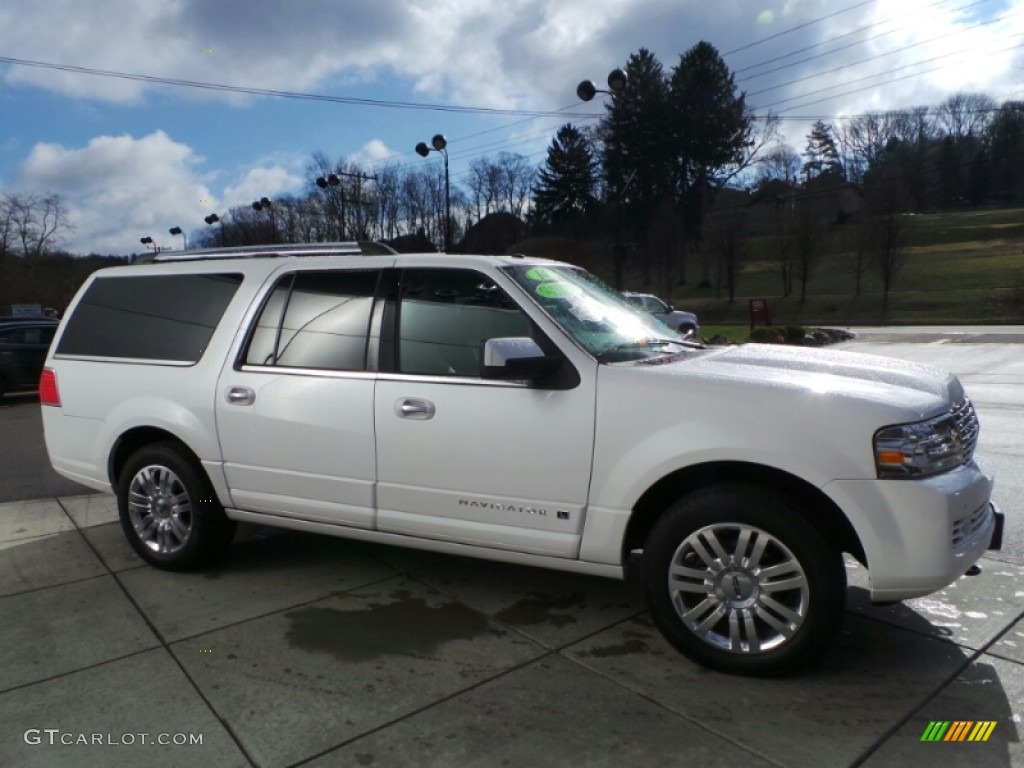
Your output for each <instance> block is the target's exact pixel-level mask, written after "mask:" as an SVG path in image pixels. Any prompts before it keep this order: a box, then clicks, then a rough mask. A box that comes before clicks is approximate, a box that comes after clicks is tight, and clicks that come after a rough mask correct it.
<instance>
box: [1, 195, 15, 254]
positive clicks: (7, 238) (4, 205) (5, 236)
mask: <svg viewBox="0 0 1024 768" xmlns="http://www.w3.org/2000/svg"><path fill="white" fill-rule="evenodd" d="M13 211H14V208H13V206H12V205H11V198H10V197H9V196H7V195H0V261H4V260H5V259H6V258H7V253H8V252H9V251H10V250H11V248H12V246H13V245H14V220H13V218H12V217H13Z"/></svg>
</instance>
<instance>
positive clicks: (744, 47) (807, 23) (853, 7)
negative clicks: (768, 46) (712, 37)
mask: <svg viewBox="0 0 1024 768" xmlns="http://www.w3.org/2000/svg"><path fill="white" fill-rule="evenodd" d="M873 2H874V0H865V2H862V3H855V4H853V5H850V6H847V7H846V8H843V9H842V10H839V11H835V12H834V13H830V14H828V15H827V16H819V17H818V18H816V19H811V20H810V21H805V22H804V23H803V24H797V25H796V26H795V27H790V28H789V29H784V30H782V31H781V32H776V33H775V34H774V35H769V36H768V37H762V38H761V39H760V40H755V41H754V42H752V43H747V44H746V45H741V46H740V47H739V48H733V49H732V50H731V51H726V52H725V53H723V54H722V56H732V55H733V54H734V53H739V52H740V51H746V50H748V49H750V48H753V47H755V46H757V45H761V44H762V43H767V42H768V41H769V40H775V39H776V38H779V37H782V36H783V35H788V34H790V33H791V32H796V31H797V30H799V29H804V28H805V27H810V26H813V25H814V24H818V23H820V22H822V21H826V20H828V19H831V18H833V17H835V16H839V15H841V14H844V13H848V12H850V11H854V10H856V9H857V8H862V7H863V6H865V5H871V4H872V3H873Z"/></svg>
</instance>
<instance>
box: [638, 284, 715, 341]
mask: <svg viewBox="0 0 1024 768" xmlns="http://www.w3.org/2000/svg"><path fill="white" fill-rule="evenodd" d="M622 295H623V296H625V297H626V301H628V302H629V303H630V304H632V305H633V306H634V307H639V308H640V309H642V310H643V311H644V312H647V313H648V314H650V315H653V316H654V317H656V318H658V319H659V320H661V322H663V323H664V324H665V325H667V326H668V327H669V328H671V329H672V330H673V331H679V332H680V333H683V334H689V335H690V336H693V337H697V336H700V323H699V322H697V315H695V314H694V313H693V312H684V311H683V310H681V309H676V308H675V307H673V306H670V305H669V304H666V303H665V302H664V301H662V300H661V299H659V298H658V297H657V296H655V295H654V294H651V293H634V292H633V291H624V292H623V294H622Z"/></svg>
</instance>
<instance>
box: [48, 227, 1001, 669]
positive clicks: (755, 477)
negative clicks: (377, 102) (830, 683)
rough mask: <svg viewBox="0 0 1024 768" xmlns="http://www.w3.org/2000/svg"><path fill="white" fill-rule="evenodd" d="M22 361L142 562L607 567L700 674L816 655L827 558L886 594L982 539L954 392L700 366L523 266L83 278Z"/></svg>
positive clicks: (945, 566) (566, 274) (332, 256)
mask: <svg viewBox="0 0 1024 768" xmlns="http://www.w3.org/2000/svg"><path fill="white" fill-rule="evenodd" d="M366 251H375V252H370V253H368V252H366ZM382 251H384V252H382ZM46 366H47V367H46V370H45V371H44V373H43V376H42V379H41V387H40V392H41V400H42V402H43V403H44V405H45V406H46V407H44V408H43V409H42V410H43V423H44V426H45V431H46V444H47V449H48V451H49V455H50V460H51V462H52V463H53V466H54V467H55V468H56V469H57V471H58V472H60V473H61V474H62V475H64V476H66V477H69V478H71V479H73V480H77V481H78V482H81V483H85V484H86V485H89V486H92V487H94V488H98V489H104V490H109V489H111V488H113V489H114V490H115V491H116V493H117V497H118V503H119V507H120V515H121V524H122V527H123V528H124V532H125V534H126V535H127V537H128V539H129V541H130V542H131V544H132V546H133V547H134V548H135V549H136V550H137V551H138V552H139V553H140V555H141V556H142V557H143V558H145V559H146V560H147V561H148V562H150V563H152V564H153V565H155V566H157V567H160V568H167V569H172V570H176V569H185V568H193V567H197V566H201V565H202V564H204V563H207V562H209V561H210V560H211V558H213V557H215V556H217V555H218V554H219V553H221V552H222V551H223V550H224V549H225V547H227V546H228V544H229V542H230V540H231V537H232V534H233V530H234V521H237V520H244V521H251V522H255V523H260V524H269V525H276V526H281V527H285V528H296V529H301V530H305V531H318V532H322V533H327V534H332V535H337V536H346V537H350V538H355V539H362V540H366V541H376V542H383V543H387V544H401V545H407V546H411V547H419V548H422V549H429V550H434V551H438V552H447V553H453V554H462V555H471V556H475V557H482V558H488V559H493V560H503V561H507V562H513V563H524V564H530V565H538V566H544V567H548V568H555V569H561V570H565V571H575V572H577V573H586V574H594V575H600V576H608V577H612V578H620V579H621V578H625V577H626V576H627V575H628V574H632V575H635V576H636V577H637V578H638V579H642V581H643V584H644V585H645V589H646V593H647V595H648V598H649V603H650V609H651V613H652V615H653V617H654V620H655V621H656V622H657V624H658V626H659V627H660V628H661V630H662V631H663V633H664V634H665V636H666V637H667V638H668V640H670V641H671V642H672V643H673V644H674V645H675V646H676V647H677V648H678V649H679V650H680V651H682V652H683V653H684V654H686V655H687V656H690V657H691V658H693V659H695V660H696V661H698V662H700V663H702V664H704V665H707V666H709V667H712V668H716V669H720V670H725V671H729V672H739V673H746V674H762V675H768V674H779V673H782V672H785V671H788V670H791V669H794V668H795V667H797V666H799V665H801V664H803V663H805V662H806V661H808V660H809V659H810V658H812V657H813V655H814V654H815V653H816V652H818V651H820V650H821V649H822V648H823V647H824V646H825V645H826V644H827V643H828V641H829V639H830V638H831V636H832V634H833V633H834V632H835V630H836V629H837V627H838V626H839V624H840V622H841V619H842V615H843V605H844V593H845V588H846V581H845V569H844V563H843V559H842V554H841V553H843V552H847V553H850V554H852V555H853V556H854V557H856V558H857V559H858V560H859V561H860V562H862V563H864V564H865V565H866V566H867V568H868V569H869V572H870V576H871V596H872V598H873V599H874V600H876V601H882V602H885V601H895V600H901V599H904V598H909V597H914V596H918V595H924V594H927V593H929V592H932V591H934V590H937V589H940V588H942V587H944V586H945V585H947V584H949V583H950V582H952V581H954V580H955V579H956V578H958V577H959V576H960V575H961V574H963V573H964V572H965V571H966V570H967V569H968V568H969V567H970V566H971V565H973V564H974V563H975V561H977V560H978V558H979V557H980V556H981V555H982V553H983V552H984V551H985V550H986V548H989V547H990V546H991V547H998V546H999V542H1000V537H1001V531H1002V516H1001V514H1000V513H999V512H998V510H996V508H995V505H993V504H992V502H991V501H990V495H991V491H992V478H991V476H990V475H988V474H987V473H986V472H985V471H984V470H983V469H982V468H981V467H980V466H979V465H978V464H977V463H976V462H975V460H974V456H973V453H974V447H975V444H976V442H977V438H978V422H977V419H976V417H975V414H974V409H973V408H972V406H971V403H970V401H969V400H968V399H967V398H966V396H965V395H964V391H963V388H962V387H961V385H960V382H959V381H958V380H957V379H956V378H954V377H953V376H951V375H949V374H947V373H944V372H940V371H937V370H934V369H931V368H927V367H924V366H920V365H911V364H908V363H903V362H898V361H895V360H890V359H882V358H874V357H869V356H861V355H855V354H852V353H845V352H842V351H824V350H808V349H794V348H786V347H779V346H759V345H746V346H741V347H729V348H716V349H709V348H705V347H703V346H702V345H700V344H694V343H691V342H688V341H685V340H684V339H683V338H682V337H681V336H679V335H678V334H675V333H674V332H672V331H670V330H669V329H667V328H666V327H665V326H664V325H662V324H661V323H659V322H658V321H656V320H655V319H653V318H652V317H651V316H650V315H649V314H646V313H644V312H642V311H639V310H637V309H635V308H634V307H631V306H630V305H629V304H628V303H627V302H626V301H625V300H624V299H623V298H622V296H621V295H619V294H618V293H616V292H615V291H612V290H611V289H609V288H608V287H606V286H605V285H604V284H602V283H601V282H600V281H598V280H597V279H596V278H594V277H593V276H591V275H589V274H588V273H586V272H585V271H583V270H581V269H578V268H576V267H573V266H570V265H567V264H559V263H557V262H551V261H545V260H541V259H533V258H523V257H518V256H458V255H445V254H415V255H398V254H394V253H389V252H386V251H385V250H384V249H381V248H376V249H374V248H368V247H363V248H360V246H358V245H352V246H346V245H343V244H339V245H333V246H323V245H321V246H303V247H291V248H288V247H278V248H273V249H250V250H249V251H242V252H233V251H211V252H198V253H190V254H185V255H184V256H182V255H180V254H179V255H177V256H167V255H164V256H161V257H158V258H157V259H156V261H155V263H150V264H139V265H133V266H124V267H115V268H112V269H104V270H101V271H99V272H97V273H95V274H94V275H93V276H92V277H90V279H89V280H88V281H87V282H86V283H85V285H83V286H82V288H81V290H80V291H79V292H78V294H77V296H76V297H75V300H74V302H73V303H72V305H71V307H70V309H69V311H68V313H67V315H66V317H65V318H64V320H63V321H62V323H61V326H60V329H59V332H58V335H57V337H56V340H55V342H54V344H53V345H52V347H51V349H50V354H49V356H48V358H47V362H46Z"/></svg>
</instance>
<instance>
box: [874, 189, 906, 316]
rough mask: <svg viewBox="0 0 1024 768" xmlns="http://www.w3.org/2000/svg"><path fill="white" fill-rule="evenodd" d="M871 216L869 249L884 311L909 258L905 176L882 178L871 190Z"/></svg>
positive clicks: (886, 309)
mask: <svg viewBox="0 0 1024 768" xmlns="http://www.w3.org/2000/svg"><path fill="white" fill-rule="evenodd" d="M868 200H869V202H870V206H871V208H870V210H871V213H872V224H871V225H870V248H871V253H872V255H873V261H874V263H875V266H876V268H877V270H878V275H879V277H880V278H881V280H882V312H883V313H885V312H887V311H888V308H889V292H890V290H891V289H892V284H893V281H894V280H895V278H896V275H897V274H898V273H899V272H900V270H901V269H903V266H904V264H905V263H906V259H907V249H906V245H907V234H908V233H907V221H908V219H907V216H906V215H905V212H906V211H907V209H908V207H909V205H910V194H909V192H908V190H907V187H906V185H905V183H904V182H903V179H902V177H900V176H895V175H894V176H890V177H888V178H885V177H883V178H881V179H879V180H878V181H877V183H875V184H873V185H872V187H871V188H870V189H869V190H868Z"/></svg>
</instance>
